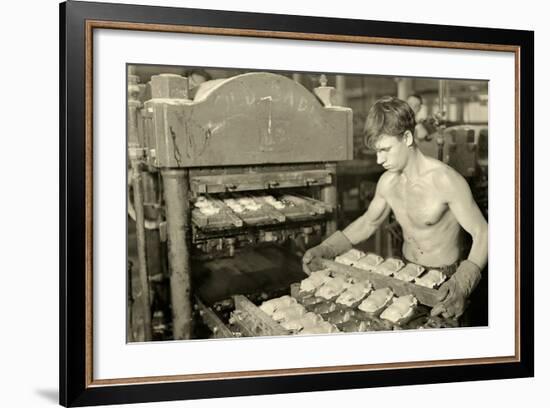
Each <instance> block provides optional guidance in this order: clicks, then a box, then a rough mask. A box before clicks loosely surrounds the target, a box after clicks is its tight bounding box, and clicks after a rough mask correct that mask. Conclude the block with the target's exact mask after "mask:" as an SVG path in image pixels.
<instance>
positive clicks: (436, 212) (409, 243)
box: [378, 158, 461, 267]
mask: <svg viewBox="0 0 550 408" xmlns="http://www.w3.org/2000/svg"><path fill="white" fill-rule="evenodd" d="M424 160H425V161H426V163H425V167H426V168H425V169H424V170H423V172H421V173H420V174H419V175H418V178H416V179H414V180H409V179H408V178H407V177H406V176H405V175H404V174H403V173H394V172H389V171H388V172H386V173H384V175H383V177H382V178H381V179H380V181H379V189H378V193H379V194H380V195H381V196H382V198H383V199H384V200H385V201H386V203H387V205H388V206H389V207H390V208H391V210H392V211H393V213H394V215H395V218H396V219H397V222H398V223H399V224H400V225H401V228H402V230H403V241H404V242H403V256H404V257H405V258H406V259H407V260H408V261H411V262H414V263H417V264H420V265H425V266H434V267H437V266H444V265H451V264H453V263H454V262H456V261H457V260H458V258H459V256H460V251H461V248H460V245H459V244H460V233H461V228H460V224H459V223H458V221H457V219H456V218H455V216H454V215H453V213H452V212H451V211H450V208H449V201H448V199H449V198H448V197H446V189H443V190H442V189H441V185H442V183H444V180H442V179H444V178H445V176H446V174H445V173H448V172H454V170H452V169H451V168H450V167H448V166H447V165H445V164H443V163H441V162H439V161H436V160H433V159H430V158H424Z"/></svg>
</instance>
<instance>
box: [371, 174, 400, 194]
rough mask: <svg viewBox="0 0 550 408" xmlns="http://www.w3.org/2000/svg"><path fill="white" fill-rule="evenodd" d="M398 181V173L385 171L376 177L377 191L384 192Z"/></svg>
mask: <svg viewBox="0 0 550 408" xmlns="http://www.w3.org/2000/svg"><path fill="white" fill-rule="evenodd" d="M398 181H399V174H397V173H394V172H391V171H386V172H384V173H383V174H382V175H381V176H380V178H379V179H378V184H377V186H376V189H377V191H378V192H379V193H382V194H384V193H385V192H387V191H389V190H391V189H392V188H393V187H395V185H396V184H397V183H398Z"/></svg>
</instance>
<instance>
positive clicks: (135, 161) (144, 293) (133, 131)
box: [127, 75, 153, 341]
mask: <svg viewBox="0 0 550 408" xmlns="http://www.w3.org/2000/svg"><path fill="white" fill-rule="evenodd" d="M138 81H139V80H138V77H136V76H135V75H128V157H129V159H130V169H129V170H130V172H129V177H130V180H129V181H131V184H132V190H133V196H134V209H135V212H136V241H137V255H138V262H139V269H138V270H139V281H140V284H141V296H140V299H141V303H142V308H143V333H144V341H150V340H152V338H153V335H152V328H151V296H150V294H149V274H148V271H147V247H146V245H147V244H146V241H145V213H144V208H143V202H144V200H143V179H142V172H141V160H142V159H143V157H142V148H141V146H140V145H139V140H138V135H137V110H138V109H139V107H140V106H141V103H140V102H139V101H138V100H137V93H138V92H139V87H138V86H137V83H138ZM130 279H131V278H130ZM128 287H129V288H131V285H128ZM127 296H129V297H130V296H132V293H128V294H127Z"/></svg>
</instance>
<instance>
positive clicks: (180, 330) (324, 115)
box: [128, 67, 353, 341]
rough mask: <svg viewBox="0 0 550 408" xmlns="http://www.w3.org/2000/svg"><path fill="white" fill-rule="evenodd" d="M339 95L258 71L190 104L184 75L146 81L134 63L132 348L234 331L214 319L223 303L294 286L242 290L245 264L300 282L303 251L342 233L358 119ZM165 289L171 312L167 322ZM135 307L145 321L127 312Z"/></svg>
mask: <svg viewBox="0 0 550 408" xmlns="http://www.w3.org/2000/svg"><path fill="white" fill-rule="evenodd" d="M333 96H334V89H333V88H331V87H328V86H326V81H325V80H323V79H322V80H321V84H320V86H319V87H317V88H315V89H314V94H312V93H311V92H309V91H308V90H307V89H305V88H304V87H303V86H302V85H300V84H299V83H297V82H295V81H293V80H291V79H289V78H288V77H285V76H282V75H276V74H272V73H263V72H257V73H248V74H243V75H238V76H235V77H232V78H228V79H219V80H212V81H207V82H205V83H203V84H201V85H200V87H199V88H198V89H197V90H196V92H195V96H194V99H193V100H191V99H189V89H188V81H187V78H185V77H183V76H179V75H174V74H161V75H155V76H153V77H152V78H151V81H150V82H149V83H148V84H140V83H139V79H138V76H136V75H134V72H133V67H130V71H129V75H128V157H129V173H128V184H129V197H128V198H129V203H128V208H129V214H130V215H131V217H132V218H133V219H135V222H136V223H135V227H136V230H135V236H136V239H135V241H134V242H130V239H129V244H128V245H129V248H131V247H133V245H135V246H136V247H135V251H136V253H137V259H136V260H135V261H134V262H133V263H131V264H129V265H130V268H129V285H128V291H129V293H128V299H129V313H128V340H129V341H133V340H145V341H148V340H151V339H153V338H158V339H169V338H172V339H187V338H193V337H210V336H212V335H216V334H217V335H218V336H222V337H224V336H225V335H230V333H224V332H223V331H224V330H225V329H224V325H223V324H220V322H219V316H217V315H216V314H215V313H213V312H212V306H213V304H214V303H215V301H216V300H220V298H223V297H228V298H230V297H231V295H237V294H239V293H231V292H232V291H237V292H241V291H250V292H254V291H256V292H262V291H263V290H265V289H266V288H268V287H273V288H276V287H277V285H276V283H277V282H278V283H281V285H283V286H284V285H286V286H287V288H288V283H289V282H285V281H284V279H283V281H281V280H279V281H277V278H276V276H275V277H274V276H271V278H270V277H269V276H267V277H265V276H263V277H261V276H259V275H258V277H257V278H256V279H257V281H256V282H255V283H256V285H252V286H251V285H248V286H247V285H244V286H246V287H245V288H239V286H238V285H239V277H238V276H236V274H239V273H240V272H242V271H241V270H239V269H243V270H244V269H246V265H247V263H248V264H251V263H253V264H254V265H257V267H258V268H261V264H262V261H265V262H268V263H269V262H273V264H272V265H268V266H265V269H266V270H268V271H270V272H269V273H270V274H271V275H277V274H281V275H283V276H284V275H285V274H286V275H287V276H289V278H288V279H289V281H292V280H294V281H296V277H298V279H299V277H300V274H303V272H302V271H301V270H300V265H301V263H300V257H301V254H302V253H303V251H304V249H305V247H306V246H310V245H311V243H312V242H313V241H312V240H317V241H318V240H320V239H321V238H322V237H324V236H326V235H328V234H331V233H332V232H334V231H335V229H336V221H337V210H338V195H337V188H336V174H335V171H336V170H335V169H336V164H337V163H338V162H341V161H346V160H351V159H352V158H353V127H352V111H351V109H349V108H345V107H340V106H334V105H333ZM266 204H267V205H266ZM250 207H254V209H259V210H257V211H248V209H249V208H250ZM151 231H152V232H151ZM151 235H154V236H155V239H153V240H151V239H150V236H151ZM148 237H149V238H148ZM151 242H153V243H152V244H151ZM262 251H264V252H262ZM266 251H267V253H268V255H267V256H265V253H266ZM241 256H242V258H239V257H241ZM254 257H256V258H254ZM162 259H167V260H168V262H167V263H165V262H162ZM258 259H259V260H258ZM151 265H153V267H151ZM254 267H255V266H252V267H251V269H254ZM151 269H155V270H151ZM135 275H137V276H139V282H140V284H139V287H140V290H135V289H136V287H135V286H134V285H133V284H132V282H133V281H137V280H138V279H133V278H132V277H133V276H135ZM270 279H274V281H275V284H273V282H271V281H270ZM235 285H236V286H235ZM270 285H271V286H270ZM152 287H153V288H155V287H156V288H158V290H155V291H151V288H152ZM220 287H221V288H220ZM216 290H217V291H218V292H216ZM228 291H229V292H228ZM214 292H216V293H219V296H218V295H213V293H214ZM136 293H137V294H139V296H134V295H135V294H136ZM162 293H165V296H164V301H165V302H164V303H168V304H169V308H168V310H166V309H165V311H164V313H160V314H159V311H160V310H161V309H162V306H159V302H158V299H159V297H162ZM134 297H135V299H134ZM155 299H156V300H157V301H155ZM134 302H135V304H140V305H141V306H142V307H141V308H134V307H133V306H134ZM160 303H162V302H160ZM155 305H156V306H155ZM243 307H246V305H245V306H243ZM138 309H139V310H141V312H140V313H141V316H140V318H139V319H138V318H137V316H135V313H132V312H131V311H132V310H138ZM157 316H160V320H159V319H157ZM168 316H170V317H168ZM200 317H202V319H200ZM157 320H159V321H157ZM199 320H201V321H199ZM197 326H201V327H202V326H204V327H206V328H208V329H210V331H211V333H210V334H208V333H206V334H204V333H203V334H201V333H202V332H200V330H199V329H197ZM220 331H222V333H220ZM216 332H217V333H216ZM155 333H157V335H155Z"/></svg>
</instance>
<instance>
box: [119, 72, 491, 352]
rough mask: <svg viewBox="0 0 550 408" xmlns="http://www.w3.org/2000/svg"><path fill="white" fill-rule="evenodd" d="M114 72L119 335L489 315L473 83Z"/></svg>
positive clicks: (347, 329)
mask: <svg viewBox="0 0 550 408" xmlns="http://www.w3.org/2000/svg"><path fill="white" fill-rule="evenodd" d="M126 69H127V72H126V73H127V84H128V86H127V129H126V131H127V135H126V136H127V139H126V140H127V245H126V248H127V254H126V256H127V257H126V259H127V271H126V273H127V277H126V305H127V306H126V317H127V320H126V341H127V342H128V343H138V342H151V341H172V340H199V339H202V340H209V339H220V338H224V339H237V338H242V337H257V336H308V335H309V336H313V335H330V336H338V335H342V334H343V333H344V334H345V333H361V335H362V336H369V332H378V331H385V332H390V331H400V330H407V331H410V330H426V329H427V330H459V329H460V328H462V327H487V326H489V325H490V321H489V319H488V296H489V294H488V281H489V266H488V220H489V214H488V208H489V203H488V174H489V170H488V167H489V154H488V148H489V146H488V144H489V143H488V132H489V129H488V115H489V113H488V112H489V110H488V106H489V86H488V84H489V82H488V81H486V80H479V79H468V78H464V79H453V78H433V77H396V76H392V75H387V76H386V75H379V74H377V75H368V74H349V73H346V74H341V73H338V72H288V71H278V70H273V71H268V70H255V69H246V68H242V69H236V68H227V67H217V66H216V67H211V66H173V65H152V64H127V66H126ZM122 273H123V272H122ZM395 335H396V336H399V335H400V334H399V333H397V332H396V333H395Z"/></svg>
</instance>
